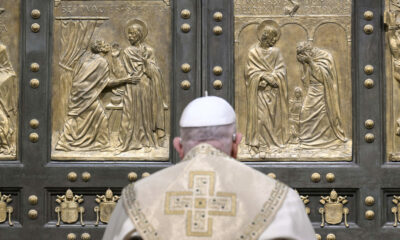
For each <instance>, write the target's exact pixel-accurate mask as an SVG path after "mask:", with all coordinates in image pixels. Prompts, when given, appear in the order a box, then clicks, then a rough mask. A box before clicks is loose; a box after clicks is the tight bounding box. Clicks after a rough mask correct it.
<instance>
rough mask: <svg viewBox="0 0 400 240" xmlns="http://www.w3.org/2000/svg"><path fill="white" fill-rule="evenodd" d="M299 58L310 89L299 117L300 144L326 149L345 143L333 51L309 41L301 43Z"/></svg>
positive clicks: (305, 82)
mask: <svg viewBox="0 0 400 240" xmlns="http://www.w3.org/2000/svg"><path fill="white" fill-rule="evenodd" d="M297 60H298V61H299V62H300V63H301V64H302V65H303V70H304V77H303V78H302V80H303V81H304V86H305V88H306V89H307V95H306V97H305V99H304V102H303V105H302V108H301V111H300V119H299V121H300V124H299V126H300V128H299V140H300V144H301V147H310V148H325V147H329V146H332V145H337V144H341V143H342V142H346V141H347V139H346V137H345V135H344V131H343V129H342V118H341V116H340V115H341V114H340V107H339V99H338V95H339V92H338V76H337V73H336V65H335V60H334V59H333V57H332V54H330V53H329V52H328V51H325V50H322V49H319V48H317V47H313V46H312V44H311V43H310V42H300V43H299V44H298V46H297Z"/></svg>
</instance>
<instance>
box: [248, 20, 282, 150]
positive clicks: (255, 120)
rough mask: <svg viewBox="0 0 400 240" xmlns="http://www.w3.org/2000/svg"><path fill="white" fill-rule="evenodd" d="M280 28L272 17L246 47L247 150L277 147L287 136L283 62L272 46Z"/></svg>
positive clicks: (261, 26) (278, 147)
mask: <svg viewBox="0 0 400 240" xmlns="http://www.w3.org/2000/svg"><path fill="white" fill-rule="evenodd" d="M280 34H281V33H280V29H279V26H278V24H276V23H275V22H274V21H271V20H267V21H264V22H262V23H261V24H260V25H259V27H258V28H257V37H258V40H259V42H258V43H256V44H255V45H253V46H252V47H251V48H250V51H249V54H248V58H247V63H246V68H245V77H246V86H247V94H248V95H247V101H248V104H247V105H248V106H250V107H251V108H250V109H248V115H247V129H246V144H247V145H248V146H249V148H250V154H251V155H255V154H257V153H260V152H265V151H279V150H280V149H281V148H283V147H284V145H285V144H286V143H287V141H288V138H289V122H288V93H287V75H286V65H285V62H284V60H283V57H282V54H281V52H280V50H279V48H277V47H275V44H276V42H277V41H278V40H279V37H280Z"/></svg>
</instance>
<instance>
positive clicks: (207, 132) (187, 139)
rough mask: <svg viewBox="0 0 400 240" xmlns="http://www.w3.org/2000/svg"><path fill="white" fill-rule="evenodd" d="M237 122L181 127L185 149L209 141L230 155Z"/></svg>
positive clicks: (186, 150)
mask: <svg viewBox="0 0 400 240" xmlns="http://www.w3.org/2000/svg"><path fill="white" fill-rule="evenodd" d="M235 133H236V124H235V123H232V124H229V125H221V126H208V127H185V128H181V138H182V146H183V151H184V152H185V153H187V152H188V151H190V149H192V148H193V147H195V146H196V145H198V144H200V143H209V144H211V145H213V146H214V147H215V148H217V149H219V150H221V151H222V152H224V153H226V154H228V155H230V154H231V151H232V143H233V135H234V134H235Z"/></svg>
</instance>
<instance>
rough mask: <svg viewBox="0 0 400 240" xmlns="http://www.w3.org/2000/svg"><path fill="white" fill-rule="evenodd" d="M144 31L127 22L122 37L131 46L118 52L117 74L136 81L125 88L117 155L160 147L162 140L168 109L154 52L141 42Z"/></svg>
mask: <svg viewBox="0 0 400 240" xmlns="http://www.w3.org/2000/svg"><path fill="white" fill-rule="evenodd" d="M147 32H148V30H147V26H146V24H145V23H144V22H142V21H140V20H138V19H134V20H132V21H130V22H129V23H128V26H127V29H126V35H127V38H128V40H129V43H130V44H131V46H129V47H127V48H125V50H124V51H123V52H122V56H121V60H122V64H118V65H117V66H123V67H124V69H122V71H121V70H120V71H119V72H124V71H125V72H126V73H127V74H128V75H129V76H131V77H133V78H134V79H135V80H137V82H138V83H137V84H127V85H125V89H124V95H123V110H122V121H121V126H120V129H119V146H118V150H117V151H118V152H123V151H128V150H138V149H141V148H145V151H151V148H154V147H162V146H163V145H164V141H165V136H166V134H165V111H166V110H167V109H168V106H167V104H166V101H165V97H164V96H163V95H164V94H163V90H164V82H163V79H162V75H161V70H160V68H159V67H158V65H157V62H156V59H155V56H154V50H153V48H151V47H150V46H148V45H147V44H146V43H144V40H145V39H146V37H147ZM118 56H120V55H119V54H115V55H113V57H118Z"/></svg>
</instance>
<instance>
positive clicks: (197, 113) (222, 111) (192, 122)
mask: <svg viewBox="0 0 400 240" xmlns="http://www.w3.org/2000/svg"><path fill="white" fill-rule="evenodd" d="M234 122H236V115H235V110H233V108H232V106H231V105H230V104H229V103H228V102H227V101H226V100H225V99H223V98H220V97H216V96H209V97H200V98H196V99H195V100H193V101H191V102H190V103H189V104H188V105H187V106H186V107H185V109H184V110H183V113H182V116H181V121H180V123H179V125H180V126H181V127H183V128H184V127H209V126H220V125H228V124H232V123H234Z"/></svg>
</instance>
